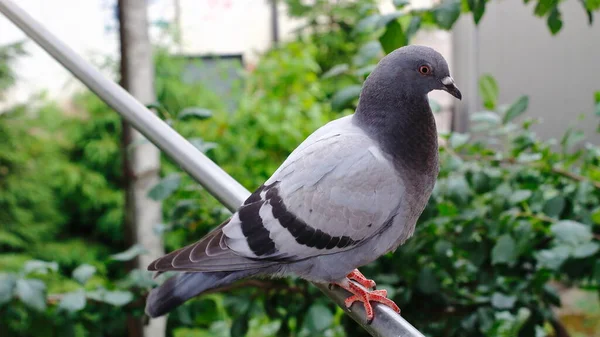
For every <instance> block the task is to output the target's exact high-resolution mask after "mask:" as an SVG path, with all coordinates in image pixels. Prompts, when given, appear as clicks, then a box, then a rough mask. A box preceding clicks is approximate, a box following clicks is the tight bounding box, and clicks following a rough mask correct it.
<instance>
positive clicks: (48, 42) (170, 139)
mask: <svg viewBox="0 0 600 337" xmlns="http://www.w3.org/2000/svg"><path fill="white" fill-rule="evenodd" d="M0 12H1V13H3V14H4V15H5V16H6V17H7V18H8V19H9V20H10V21H12V22H13V23H14V24H15V25H16V26H17V27H19V28H20V29H21V30H22V31H23V32H24V33H25V34H27V35H28V36H29V37H30V38H31V39H32V40H33V41H35V42H36V43H37V44H38V45H39V46H40V47H42V48H43V49H44V50H45V51H46V52H48V54H50V55H51V56H52V57H53V58H54V59H55V60H57V61H58V62H60V63H61V64H62V65H63V66H64V67H65V68H66V69H67V70H69V71H70V72H71V73H72V74H73V75H74V76H75V77H77V78H78V79H79V80H80V81H81V82H83V84H85V85H86V86H87V87H88V88H89V89H90V90H91V91H93V92H94V93H95V94H96V95H98V97H100V98H101V99H102V100H103V101H104V102H106V104H108V105H109V106H110V107H111V108H113V109H114V110H115V111H116V112H118V113H119V114H121V116H123V118H125V119H126V120H127V121H128V122H129V123H131V125H133V126H134V127H135V128H136V129H137V130H138V131H139V132H141V133H142V134H143V135H144V136H145V137H147V138H148V139H149V140H150V141H151V142H152V143H154V145H156V146H157V147H158V148H160V149H161V150H162V151H164V152H165V153H166V154H167V155H168V156H169V157H171V159H173V160H174V161H175V162H176V163H177V164H179V165H180V166H181V168H182V169H183V170H185V171H186V172H187V173H188V174H190V175H191V176H192V177H193V178H194V179H195V180H196V181H198V182H199V183H200V184H201V185H202V186H203V187H204V188H206V190H208V191H209V192H210V193H211V194H212V195H213V196H215V197H216V198H217V199H218V200H219V201H220V202H221V203H223V204H224V205H225V206H227V208H229V209H230V210H232V211H234V210H235V209H237V208H238V207H239V206H240V205H241V204H242V203H243V202H244V200H245V199H246V198H247V197H248V196H249V195H250V192H249V191H248V190H246V189H245V188H244V187H243V186H242V185H240V183H238V182H237V181H236V180H235V179H233V178H232V177H231V176H229V175H228V174H227V173H226V172H225V171H223V170H222V169H221V168H220V167H219V166H217V164H215V163H214V162H213V161H211V160H210V159H209V158H208V157H206V156H205V155H204V154H203V153H202V152H200V151H199V150H198V149H196V148H195V147H194V146H193V145H192V144H191V143H190V142H188V141H187V140H186V139H185V138H183V137H182V136H181V135H180V134H178V133H177V132H176V131H175V130H173V129H172V128H171V127H170V126H168V125H167V124H166V123H165V122H163V121H162V120H161V119H160V118H158V117H157V116H155V115H154V114H153V113H152V112H151V111H149V110H148V109H147V108H146V107H145V106H144V105H143V104H141V103H140V102H138V101H137V100H136V99H135V98H134V97H133V96H131V95H130V94H129V93H128V92H127V91H125V90H124V89H123V88H121V87H120V86H119V85H118V84H116V83H115V82H113V81H111V80H109V79H108V78H106V77H105V76H104V75H103V74H102V73H100V72H99V71H98V70H97V69H96V68H94V67H93V66H92V65H91V64H89V63H88V62H87V61H85V60H84V59H83V58H82V57H81V56H79V55H78V54H77V53H75V52H74V51H73V50H72V49H71V48H69V47H68V46H67V45H66V44H64V43H63V42H62V41H60V40H59V39H58V38H57V37H56V36H54V35H53V34H51V33H50V32H49V31H48V30H47V29H45V28H44V27H43V26H42V25H41V24H40V23H39V22H38V21H37V20H35V19H34V18H32V17H31V16H30V15H29V14H27V13H26V12H25V11H24V10H23V9H21V8H20V7H18V6H17V5H15V4H14V3H13V2H12V1H11V0H0ZM315 286H316V287H318V288H319V289H320V290H321V291H322V292H323V293H325V294H326V295H327V296H328V297H329V298H331V299H332V300H333V301H334V302H335V303H337V304H338V305H339V306H340V307H342V308H343V309H344V310H345V311H346V313H347V314H348V315H350V317H352V319H354V320H355V321H356V322H358V323H359V324H360V325H361V326H362V327H363V328H364V329H365V330H366V331H368V332H369V333H370V334H371V335H372V336H378V337H391V336H398V337H424V336H423V334H421V333H420V332H419V331H418V330H417V329H416V328H415V327H413V326H412V325H411V324H410V323H408V322H407V321H406V320H405V319H404V318H402V317H401V316H400V315H398V314H396V313H395V312H394V311H393V310H392V309H390V308H388V307H386V306H383V305H380V304H378V303H375V304H374V310H375V319H374V320H373V322H372V323H371V324H367V323H366V320H365V311H364V308H363V307H362V305H354V306H353V307H352V311H350V310H348V309H346V307H345V305H344V299H345V298H346V297H348V296H349V293H347V292H346V291H345V290H343V289H339V288H336V289H333V290H330V289H329V288H328V287H327V285H321V284H315Z"/></svg>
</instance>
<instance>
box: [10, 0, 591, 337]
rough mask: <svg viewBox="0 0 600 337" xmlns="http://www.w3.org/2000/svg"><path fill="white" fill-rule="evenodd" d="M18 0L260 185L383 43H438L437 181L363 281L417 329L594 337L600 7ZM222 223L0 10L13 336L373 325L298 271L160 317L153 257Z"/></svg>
mask: <svg viewBox="0 0 600 337" xmlns="http://www.w3.org/2000/svg"><path fill="white" fill-rule="evenodd" d="M15 2H16V3H17V4H18V5H19V6H21V7H22V8H23V9H24V10H26V11H27V12H28V13H29V14H30V15H32V16H33V17H34V18H35V19H37V20H39V21H40V22H41V23H42V24H43V25H44V26H45V27H46V28H48V29H49V30H50V31H51V32H53V33H54V34H56V35H57V36H58V37H59V38H60V39H61V40H63V41H64V42H65V43H66V44H67V45H69V46H70V47H71V48H73V49H74V50H75V51H76V52H78V53H79V54H81V55H82V56H84V57H85V58H86V59H87V60H89V61H90V62H91V63H93V64H94V65H95V66H96V67H98V68H99V69H101V70H102V72H103V73H104V74H106V75H107V76H109V77H110V78H111V79H113V80H115V81H117V82H119V83H120V84H121V85H123V86H124V87H125V88H126V89H127V90H129V91H130V92H131V93H132V94H133V95H134V96H135V97H136V98H138V99H139V100H140V101H141V102H142V103H144V104H145V105H147V106H148V107H149V108H151V109H152V111H154V112H155V113H156V114H157V115H158V116H159V117H160V118H162V119H163V120H165V121H167V122H168V123H169V124H170V125H171V127H173V128H174V129H175V130H176V131H178V132H179V133H181V134H182V135H183V136H184V137H186V138H187V139H188V140H190V142H192V144H194V146H196V147H197V148H199V149H200V150H201V151H203V152H204V153H206V154H207V155H208V156H209V157H210V158H211V159H213V160H214V161H215V162H217V163H218V164H219V165H221V166H222V167H223V169H225V170H226V171H227V172H228V173H229V174H231V175H232V176H233V177H234V178H236V179H237V180H239V181H240V182H241V183H242V184H243V185H244V186H245V187H246V188H248V189H250V190H253V189H255V188H256V187H258V186H259V185H260V184H261V183H262V182H263V181H264V180H265V179H267V178H268V177H269V176H270V174H271V173H273V172H274V170H275V169H276V168H277V167H278V166H279V165H280V164H281V162H282V161H283V160H284V159H285V158H286V156H287V155H288V154H289V153H290V152H291V151H292V150H293V149H294V148H295V147H296V146H297V145H298V144H299V143H300V142H301V141H302V140H304V138H305V137H306V136H308V135H309V134H310V133H311V132H313V131H314V130H316V129H317V128H318V127H320V126H322V125H323V124H325V123H326V122H327V121H330V120H332V119H335V118H339V117H341V116H344V115H347V114H350V113H352V112H353V111H354V108H355V107H356V103H357V100H358V94H359V92H360V88H361V84H362V82H363V81H364V79H365V78H366V76H368V74H369V73H370V71H371V70H372V69H373V67H374V66H375V64H376V63H377V62H378V60H379V59H380V58H381V57H383V56H384V55H385V54H386V53H389V52H391V51H392V50H394V49H396V48H399V47H401V46H403V45H406V44H424V45H428V46H431V47H433V48H435V49H437V50H438V51H440V52H441V53H442V54H443V55H444V56H445V57H446V59H447V60H448V61H449V64H450V69H451V73H452V76H453V77H454V78H455V80H456V82H457V84H458V86H459V88H461V90H462V92H463V100H462V101H456V100H454V99H452V97H450V96H449V95H448V94H446V93H444V92H433V93H432V94H431V95H430V102H431V106H432V109H433V111H434V113H435V116H436V120H437V122H438V132H439V135H440V145H441V146H440V161H441V170H440V175H439V179H438V182H437V185H436V188H435V190H434V193H433V195H432V198H431V200H430V202H429V204H428V206H427V208H426V210H425V212H424V213H423V215H422V216H421V218H420V220H419V223H418V225H417V230H416V233H415V236H414V237H413V238H412V239H410V240H409V241H408V242H407V243H406V244H405V245H404V246H402V247H401V248H399V249H398V250H397V252H396V253H395V254H389V255H386V256H383V257H382V258H380V259H379V260H378V261H376V262H374V263H372V264H370V265H368V266H365V267H364V268H363V269H362V271H363V273H364V274H365V275H367V276H368V277H369V278H373V279H374V280H375V281H377V283H378V286H380V287H381V288H385V289H387V290H388V294H389V295H390V297H391V298H392V299H394V300H395V301H396V303H398V305H399V306H400V308H401V309H402V316H403V317H405V318H406V319H407V320H408V321H409V322H411V323H412V324H413V325H415V327H417V328H418V329H419V330H420V331H422V332H423V333H424V334H425V335H427V336H492V337H494V336H498V337H500V336H502V337H508V336H520V337H525V336H527V337H529V336H535V337H544V336H556V337H567V336H572V337H584V336H585V337H588V336H590V337H597V336H600V301H599V294H600V147H599V144H600V81H599V76H600V62H598V60H600V24H598V23H597V22H595V20H597V19H598V18H597V17H596V16H597V14H598V13H600V1H597V0H581V1H578V0H564V1H557V0H530V1H527V0H525V1H506V0H505V1H501V0H462V1H461V0H442V1H434V0H413V1H408V0H272V1H267V0H146V1H143V0H120V1H117V0H86V1H81V0H53V1H44V0H18V1H15ZM229 214H230V213H229V211H227V209H226V208H225V207H224V206H222V205H220V204H219V203H218V202H217V201H216V200H215V199H214V198H213V197H211V196H210V195H209V194H208V192H206V191H205V190H203V189H202V188H201V187H200V186H199V185H198V184H197V183H195V182H194V181H193V180H192V179H191V178H190V177H188V176H187V175H186V174H185V173H184V172H183V171H182V170H181V169H180V168H179V167H178V166H177V165H176V164H174V163H173V162H172V161H171V160H170V159H169V158H167V157H166V156H164V155H161V154H160V153H159V152H158V150H157V149H156V148H155V147H154V146H153V145H151V144H150V143H149V142H148V141H147V140H145V139H144V138H143V137H142V136H140V135H139V134H138V133H137V132H135V131H134V130H133V129H132V128H131V127H130V126H129V125H128V124H127V123H124V122H122V120H121V119H120V117H119V115H118V114H117V113H116V112H114V111H113V110H111V109H110V108H109V107H108V106H107V105H105V104H104V103H103V102H102V101H101V100H100V99H98V98H97V97H96V96H95V95H94V94H93V93H91V92H90V91H88V90H87V89H86V88H85V87H84V86H83V85H82V84H81V83H80V82H78V81H77V80H76V79H75V78H74V77H73V76H72V75H71V74H70V73H68V72H67V71H66V70H65V69H63V68H62V67H61V66H60V65H59V64H58V63H57V62H56V61H55V60H54V59H52V58H51V57H50V56H48V55H47V54H46V53H45V52H44V51H43V50H42V49H41V48H39V47H38V46H36V45H35V44H34V43H33V42H32V41H30V40H28V39H27V37H26V36H25V35H24V34H23V33H22V32H21V31H20V30H19V29H18V28H16V27H15V26H14V25H12V23H10V22H9V20H8V19H6V18H5V17H3V16H0V336H36V337H39V336H107V337H108V336H110V337H113V336H115V337H116V336H129V337H142V336H145V337H165V336H173V337H205V336H219V337H228V336H231V337H240V336H253V337H259V336H299V337H301V336H330V337H334V336H340V337H341V336H366V333H365V332H364V331H363V330H362V329H361V328H360V327H359V326H358V325H356V324H355V323H354V322H353V321H352V320H351V319H350V318H348V317H346V316H345V315H344V313H343V311H342V310H341V309H340V308H337V307H336V306H335V305H334V304H333V303H331V302H330V301H329V300H328V299H327V298H326V297H325V296H324V295H322V294H321V293H320V292H319V291H318V290H317V289H316V288H314V287H312V286H311V285H310V284H308V283H306V282H304V281H301V280H294V279H285V280H252V281H242V282H240V283H238V284H236V285H234V286H231V287H228V288H227V289H223V290H222V291H221V292H215V293H211V294H206V295H203V296H201V297H199V298H197V299H194V300H192V301H189V302H187V303H186V304H185V305H183V306H181V307H180V308H178V309H177V310H175V311H174V312H173V313H171V314H170V315H169V316H168V318H161V319H155V320H150V321H148V319H147V318H146V317H144V315H143V308H144V303H145V295H146V294H147V292H148V290H149V289H150V288H151V287H153V286H154V285H156V284H157V282H162V279H161V278H159V279H157V280H154V279H152V275H151V274H149V273H147V272H146V271H145V267H146V266H147V264H148V263H149V262H150V261H152V260H153V259H154V258H156V257H158V256H160V255H161V254H163V253H164V252H168V251H171V250H174V249H176V248H178V247H181V246H183V245H185V244H187V243H190V242H192V241H195V240H197V239H199V238H200V237H202V235H204V234H205V233H207V232H208V231H209V230H210V229H211V228H213V227H215V226H216V225H218V224H219V223H221V222H222V221H223V220H225V219H226V218H227V217H228V215H229Z"/></svg>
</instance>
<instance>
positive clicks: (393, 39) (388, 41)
mask: <svg viewBox="0 0 600 337" xmlns="http://www.w3.org/2000/svg"><path fill="white" fill-rule="evenodd" d="M379 42H380V43H381V47H382V48H383V50H384V51H385V53H386V54H389V53H391V52H393V51H394V50H396V49H398V48H400V47H403V46H405V45H407V44H408V40H407V39H406V34H404V31H403V30H402V25H400V23H399V22H398V21H396V20H393V21H390V23H388V24H387V25H386V28H385V33H383V35H381V36H380V37H379Z"/></svg>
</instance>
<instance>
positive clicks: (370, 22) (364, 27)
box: [354, 14, 381, 33]
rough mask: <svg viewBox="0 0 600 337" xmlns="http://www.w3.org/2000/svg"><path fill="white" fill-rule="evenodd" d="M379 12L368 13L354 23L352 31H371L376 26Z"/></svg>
mask: <svg viewBox="0 0 600 337" xmlns="http://www.w3.org/2000/svg"><path fill="white" fill-rule="evenodd" d="M379 20H381V14H373V15H369V16H367V17H365V18H362V19H361V20H360V21H358V22H357V23H356V26H355V27H354V31H355V32H358V33H365V32H372V31H374V30H376V29H377V28H378V25H379Z"/></svg>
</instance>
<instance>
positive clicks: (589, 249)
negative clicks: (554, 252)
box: [573, 242, 600, 259]
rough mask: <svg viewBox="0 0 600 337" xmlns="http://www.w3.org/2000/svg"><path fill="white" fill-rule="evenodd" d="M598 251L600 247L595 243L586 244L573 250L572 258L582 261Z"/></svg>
mask: <svg viewBox="0 0 600 337" xmlns="http://www.w3.org/2000/svg"><path fill="white" fill-rule="evenodd" d="M598 249H600V245H599V244H598V243H596V242H587V243H584V244H582V245H578V246H576V247H575V249H573V257H574V258H576V259H583V258H586V257H590V256H592V255H594V254H596V252H598Z"/></svg>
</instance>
